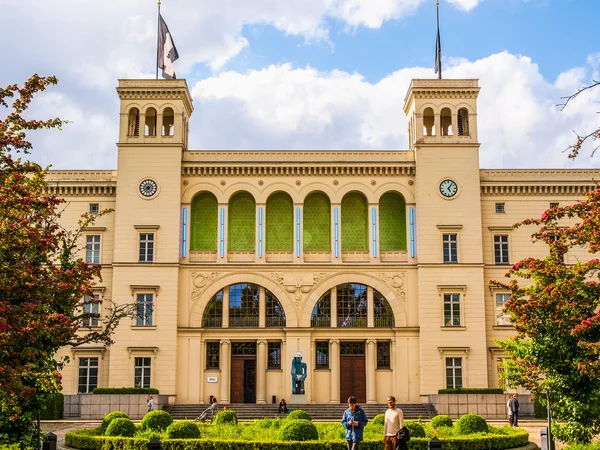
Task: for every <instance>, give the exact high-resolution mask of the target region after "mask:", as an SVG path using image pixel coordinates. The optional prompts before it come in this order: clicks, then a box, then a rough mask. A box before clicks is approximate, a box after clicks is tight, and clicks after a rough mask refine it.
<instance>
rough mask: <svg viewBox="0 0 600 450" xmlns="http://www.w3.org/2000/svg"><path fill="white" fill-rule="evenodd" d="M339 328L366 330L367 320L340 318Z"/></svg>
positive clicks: (338, 320)
mask: <svg viewBox="0 0 600 450" xmlns="http://www.w3.org/2000/svg"><path fill="white" fill-rule="evenodd" d="M337 322H338V327H339V328H366V326H367V319H366V318H365V317H338V318H337Z"/></svg>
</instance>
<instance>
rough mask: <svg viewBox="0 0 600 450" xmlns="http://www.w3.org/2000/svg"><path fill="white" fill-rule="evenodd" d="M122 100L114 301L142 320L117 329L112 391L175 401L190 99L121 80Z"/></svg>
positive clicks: (153, 83)
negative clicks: (139, 391) (133, 389)
mask: <svg viewBox="0 0 600 450" xmlns="http://www.w3.org/2000/svg"><path fill="white" fill-rule="evenodd" d="M117 93H118V95H119V100H120V124H119V142H118V143H117V148H118V166H117V200H116V208H115V209H116V210H115V233H114V260H113V268H114V270H113V300H114V301H115V302H116V303H118V304H124V303H136V304H137V311H138V315H137V318H135V319H133V320H132V321H131V323H127V321H123V322H122V323H121V325H120V326H119V327H118V328H117V332H116V335H115V337H114V341H115V344H114V345H113V347H112V348H111V351H110V380H109V384H110V387H121V386H138V387H154V388H157V389H159V391H160V393H161V394H166V395H174V394H175V393H176V392H175V378H176V373H175V370H173V369H174V368H175V367H176V366H177V364H176V362H177V355H176V335H177V299H178V285H179V255H180V223H181V219H180V217H181V161H182V156H183V155H182V153H183V152H184V151H185V150H186V149H187V144H188V134H189V119H190V116H191V114H192V110H193V107H192V98H191V95H190V92H189V89H188V87H187V84H186V82H185V80H119V86H118V88H117ZM106 244H108V245H110V244H111V243H106Z"/></svg>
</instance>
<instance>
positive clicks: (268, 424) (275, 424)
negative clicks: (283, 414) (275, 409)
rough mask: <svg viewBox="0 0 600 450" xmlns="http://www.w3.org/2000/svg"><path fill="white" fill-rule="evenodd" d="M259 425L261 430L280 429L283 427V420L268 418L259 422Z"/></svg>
mask: <svg viewBox="0 0 600 450" xmlns="http://www.w3.org/2000/svg"><path fill="white" fill-rule="evenodd" d="M257 424H258V426H259V427H260V428H279V427H280V426H281V419H279V418H277V419H270V418H268V417H266V418H264V419H262V420H258V421H257Z"/></svg>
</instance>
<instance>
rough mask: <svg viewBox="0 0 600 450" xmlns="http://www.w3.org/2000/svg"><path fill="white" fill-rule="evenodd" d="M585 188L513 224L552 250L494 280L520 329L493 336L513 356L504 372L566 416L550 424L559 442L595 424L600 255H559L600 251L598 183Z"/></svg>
mask: <svg viewBox="0 0 600 450" xmlns="http://www.w3.org/2000/svg"><path fill="white" fill-rule="evenodd" d="M586 196H587V200H585V201H582V202H579V203H576V204H574V205H571V206H564V207H555V208H552V209H549V210H547V211H546V212H545V213H544V214H543V215H542V216H541V218H540V219H528V220H524V221H523V222H520V223H518V224H516V225H515V227H521V226H526V225H536V226H539V227H540V228H539V230H538V231H537V232H535V233H534V234H533V235H532V238H533V239H534V241H541V242H544V243H545V244H546V245H547V246H548V248H549V255H548V256H547V257H546V258H544V259H538V258H526V259H524V260H522V261H519V262H518V263H517V264H515V265H514V266H513V267H512V268H511V269H510V270H509V271H508V273H507V274H506V276H507V277H509V278H511V279H510V280H509V281H507V282H498V281H494V282H492V283H491V284H492V285H494V286H497V287H501V288H504V289H507V290H508V291H510V294H511V295H510V297H509V299H508V300H507V302H506V304H505V310H506V311H507V312H508V313H510V316H511V320H512V322H513V324H514V327H515V330H516V332H517V335H516V336H515V337H512V338H508V339H506V340H504V341H499V342H498V344H499V346H500V348H501V349H502V350H504V352H505V353H506V354H507V355H509V356H511V357H512V358H510V359H508V360H507V361H506V362H505V366H504V369H505V372H504V377H505V379H506V381H507V382H508V384H509V385H510V386H513V387H516V386H523V387H525V388H527V389H528V390H530V391H531V392H532V393H533V394H534V395H535V396H536V397H539V398H543V399H545V398H546V397H547V396H549V399H550V403H551V405H552V409H553V412H554V413H553V414H554V418H555V419H556V420H561V421H564V422H566V423H563V424H562V425H557V424H556V423H555V424H554V425H553V431H554V433H555V436H556V437H557V438H558V439H559V440H561V441H563V442H581V443H585V442H589V441H590V440H591V439H592V437H593V436H594V435H596V434H598V433H599V432H600V283H599V282H598V281H599V280H598V278H599V277H598V274H599V270H600V261H599V260H598V259H597V258H592V259H590V260H588V261H586V262H583V261H577V263H576V264H574V265H567V264H565V262H564V257H565V255H566V253H567V252H568V251H569V250H571V249H575V248H579V249H581V248H583V249H587V251H588V252H589V253H590V254H591V255H593V254H595V253H598V251H600V189H597V190H595V191H592V192H590V193H588V194H587V195H586ZM564 219H566V220H564ZM569 219H570V220H569ZM565 222H569V223H573V222H574V224H573V225H571V226H565ZM519 279H520V280H519Z"/></svg>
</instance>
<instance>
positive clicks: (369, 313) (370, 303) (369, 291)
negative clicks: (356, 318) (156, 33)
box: [367, 286, 375, 328]
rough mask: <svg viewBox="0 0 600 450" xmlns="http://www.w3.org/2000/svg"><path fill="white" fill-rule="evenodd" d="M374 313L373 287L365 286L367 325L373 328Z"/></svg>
mask: <svg viewBox="0 0 600 450" xmlns="http://www.w3.org/2000/svg"><path fill="white" fill-rule="evenodd" d="M374 316H375V313H374V309H373V288H372V287H371V286H367V327H368V328H373V327H374V326H375V318H374Z"/></svg>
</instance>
